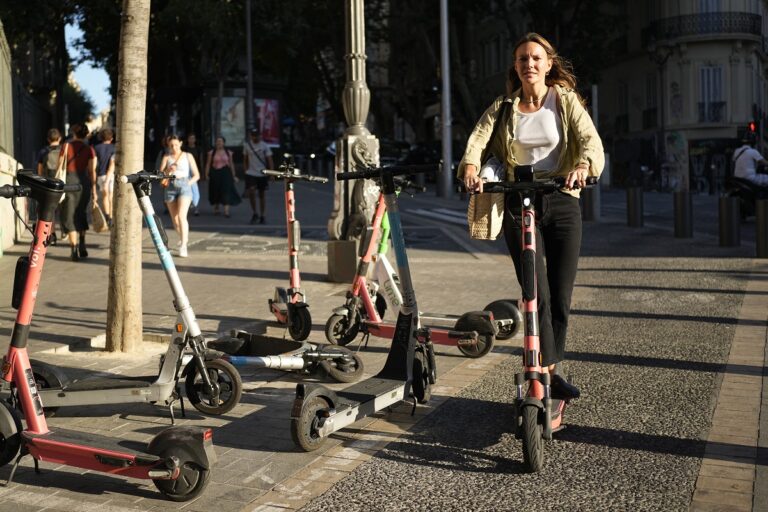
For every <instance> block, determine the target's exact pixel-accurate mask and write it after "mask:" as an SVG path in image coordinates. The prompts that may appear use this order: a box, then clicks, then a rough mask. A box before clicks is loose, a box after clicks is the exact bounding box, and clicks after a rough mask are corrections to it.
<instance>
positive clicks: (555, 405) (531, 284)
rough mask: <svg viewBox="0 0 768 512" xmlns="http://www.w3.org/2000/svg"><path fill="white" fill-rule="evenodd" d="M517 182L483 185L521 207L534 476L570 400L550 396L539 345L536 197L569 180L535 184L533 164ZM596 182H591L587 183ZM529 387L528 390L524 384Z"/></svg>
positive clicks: (520, 413) (519, 170) (521, 398)
mask: <svg viewBox="0 0 768 512" xmlns="http://www.w3.org/2000/svg"><path fill="white" fill-rule="evenodd" d="M515 176H516V178H517V181H514V182H495V183H485V184H484V185H483V192H484V193H486V192H487V193H491V192H502V193H504V192H518V193H519V194H520V199H521V204H522V222H521V223H520V226H521V237H522V242H523V245H522V261H523V264H522V276H523V277H522V281H523V282H522V292H523V299H522V303H523V315H524V316H525V322H524V325H525V334H524V336H523V371H522V372H520V373H516V374H515V387H516V391H517V396H516V398H515V437H517V438H518V439H520V438H522V440H523V462H524V463H525V465H526V467H527V468H528V470H529V471H531V472H536V471H539V470H541V468H542V467H543V466H544V443H543V442H542V439H546V440H551V439H552V434H553V433H554V432H557V431H558V430H560V429H561V428H563V425H562V422H563V413H564V412H565V406H566V404H567V401H566V400H559V399H555V398H552V397H551V388H550V381H551V377H550V375H549V373H544V371H543V368H542V366H541V346H540V344H539V322H538V300H537V295H536V293H537V291H536V208H535V203H536V196H537V194H540V193H545V192H554V191H556V190H558V189H561V188H563V186H564V185H565V179H564V178H554V179H550V180H534V178H533V168H532V167H531V166H530V165H520V166H517V167H515ZM595 183H597V178H595V177H589V178H587V185H588V186H590V185H594V184H595ZM526 382H527V383H528V388H527V390H526V391H525V392H524V391H523V386H524V385H525V383H526Z"/></svg>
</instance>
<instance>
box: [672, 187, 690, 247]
mask: <svg viewBox="0 0 768 512" xmlns="http://www.w3.org/2000/svg"><path fill="white" fill-rule="evenodd" d="M674 212H675V238H691V237H693V202H692V198H691V193H690V192H688V191H687V190H680V191H678V192H675V193H674Z"/></svg>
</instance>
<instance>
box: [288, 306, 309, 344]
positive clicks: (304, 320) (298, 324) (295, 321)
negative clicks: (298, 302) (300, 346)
mask: <svg viewBox="0 0 768 512" xmlns="http://www.w3.org/2000/svg"><path fill="white" fill-rule="evenodd" d="M289 307H290V306H289ZM311 331H312V315H310V314H309V308H306V307H301V308H295V309H294V310H293V314H292V315H291V316H290V321H289V322H288V334H290V335H291V338H293V339H294V340H295V341H304V340H305V339H307V337H309V333H310V332H311Z"/></svg>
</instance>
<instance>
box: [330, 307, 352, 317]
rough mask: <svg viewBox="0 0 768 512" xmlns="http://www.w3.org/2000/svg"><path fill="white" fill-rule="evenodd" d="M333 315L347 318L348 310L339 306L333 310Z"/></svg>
mask: <svg viewBox="0 0 768 512" xmlns="http://www.w3.org/2000/svg"><path fill="white" fill-rule="evenodd" d="M333 314H334V315H342V316H347V315H348V314H349V308H348V307H347V306H341V307H338V308H336V309H334V310H333Z"/></svg>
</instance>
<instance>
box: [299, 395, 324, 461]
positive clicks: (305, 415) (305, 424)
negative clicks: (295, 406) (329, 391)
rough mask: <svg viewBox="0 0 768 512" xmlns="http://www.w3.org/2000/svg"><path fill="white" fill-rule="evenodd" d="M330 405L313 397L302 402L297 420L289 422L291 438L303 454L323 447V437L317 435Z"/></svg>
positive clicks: (318, 397) (322, 399) (320, 398)
mask: <svg viewBox="0 0 768 512" xmlns="http://www.w3.org/2000/svg"><path fill="white" fill-rule="evenodd" d="M329 409H330V404H329V403H328V402H327V401H326V400H325V398H323V397H320V396H315V397H312V398H310V399H309V400H308V401H306V402H304V404H303V405H302V406H301V413H300V415H299V417H298V418H293V419H292V420H291V437H292V438H293V442H294V443H296V444H297V445H298V446H299V447H300V448H301V449H302V450H304V451H305V452H312V451H315V450H317V449H318V448H320V447H321V446H323V444H324V443H325V437H323V436H321V435H320V433H319V429H320V426H321V425H322V423H321V422H322V421H323V418H324V416H325V414H326V413H327V412H328V410H329Z"/></svg>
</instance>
